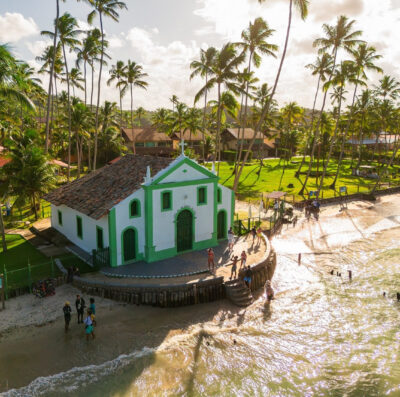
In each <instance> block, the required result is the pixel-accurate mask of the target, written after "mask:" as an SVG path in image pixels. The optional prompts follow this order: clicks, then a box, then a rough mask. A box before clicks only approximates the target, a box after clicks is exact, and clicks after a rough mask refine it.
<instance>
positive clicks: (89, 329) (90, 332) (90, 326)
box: [83, 310, 94, 340]
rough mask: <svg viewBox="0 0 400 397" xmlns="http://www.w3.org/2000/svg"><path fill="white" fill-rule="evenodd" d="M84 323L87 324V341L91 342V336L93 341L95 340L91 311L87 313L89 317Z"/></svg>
mask: <svg viewBox="0 0 400 397" xmlns="http://www.w3.org/2000/svg"><path fill="white" fill-rule="evenodd" d="M83 323H84V324H85V334H86V340H89V335H92V339H94V329H93V319H92V314H91V312H90V310H88V311H87V317H86V318H85V321H84V322H83Z"/></svg>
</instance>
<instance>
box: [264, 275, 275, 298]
mask: <svg viewBox="0 0 400 397" xmlns="http://www.w3.org/2000/svg"><path fill="white" fill-rule="evenodd" d="M274 295H275V294H274V290H273V289H272V287H271V281H269V280H267V282H266V283H265V296H266V297H267V300H268V302H271V301H272V299H274Z"/></svg>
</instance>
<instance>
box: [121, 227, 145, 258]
mask: <svg viewBox="0 0 400 397" xmlns="http://www.w3.org/2000/svg"><path fill="white" fill-rule="evenodd" d="M129 229H131V230H133V231H134V232H135V242H134V244H135V258H134V259H131V260H128V261H126V260H125V254H124V233H125V232H126V231H127V230H129ZM143 259H144V257H143V254H141V253H140V252H139V233H138V230H137V229H136V227H134V226H127V227H126V228H125V229H124V230H122V231H121V263H122V265H128V264H129V263H134V262H138V261H141V260H143Z"/></svg>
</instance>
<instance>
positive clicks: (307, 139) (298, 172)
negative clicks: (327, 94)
mask: <svg viewBox="0 0 400 397" xmlns="http://www.w3.org/2000/svg"><path fill="white" fill-rule="evenodd" d="M320 84H321V75H319V77H318V83H317V90H316V91H315V96H314V104H313V108H312V112H311V122H310V129H309V131H308V134H307V137H306V145H305V147H304V152H303V158H302V159H301V163H300V166H299V168H298V170H297V172H296V176H297V177H298V176H299V175H300V172H301V169H302V167H303V165H304V163H305V161H306V156H307V151H308V148H309V146H310V144H311V142H312V138H313V135H312V130H313V124H314V114H315V107H316V104H317V98H318V93H319V86H320ZM310 161H312V159H311V158H310Z"/></svg>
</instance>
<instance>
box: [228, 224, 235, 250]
mask: <svg viewBox="0 0 400 397" xmlns="http://www.w3.org/2000/svg"><path fill="white" fill-rule="evenodd" d="M234 243H235V235H234V234H233V230H232V228H231V227H230V228H229V230H228V249H229V251H232V250H233V245H234Z"/></svg>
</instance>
